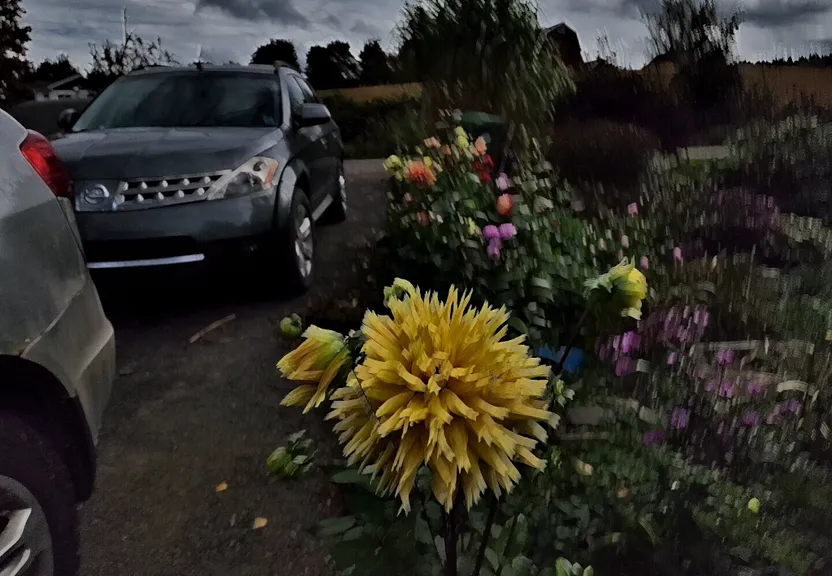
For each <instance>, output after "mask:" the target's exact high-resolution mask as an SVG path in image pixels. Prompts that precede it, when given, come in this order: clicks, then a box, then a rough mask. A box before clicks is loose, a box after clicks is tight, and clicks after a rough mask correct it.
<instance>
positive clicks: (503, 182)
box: [496, 173, 508, 191]
mask: <svg viewBox="0 0 832 576" xmlns="http://www.w3.org/2000/svg"><path fill="white" fill-rule="evenodd" d="M496 184H497V188H498V189H500V190H503V191H505V190H508V176H506V175H505V174H502V173H501V174H500V175H499V176H498V177H497V181H496Z"/></svg>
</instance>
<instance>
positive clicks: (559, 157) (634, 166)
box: [549, 120, 660, 189]
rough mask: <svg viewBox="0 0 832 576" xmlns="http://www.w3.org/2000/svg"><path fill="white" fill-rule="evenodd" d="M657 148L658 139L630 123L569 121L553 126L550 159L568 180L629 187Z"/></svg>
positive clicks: (634, 183) (637, 180) (622, 187)
mask: <svg viewBox="0 0 832 576" xmlns="http://www.w3.org/2000/svg"><path fill="white" fill-rule="evenodd" d="M659 149H660V142H659V140H658V138H656V137H655V136H654V135H653V134H650V133H649V132H648V131H646V130H644V129H642V128H639V127H638V126H635V125H633V124H624V123H620V122H614V121H609V120H589V121H571V122H568V123H565V124H560V125H557V126H555V128H554V131H553V135H552V146H551V148H550V151H549V160H550V161H551V162H552V165H553V166H554V167H555V168H556V169H557V170H558V172H559V173H560V174H561V175H562V176H563V177H564V178H566V179H567V180H568V181H570V182H575V183H590V184H595V183H599V184H605V185H610V186H612V187H616V188H620V189H628V188H633V187H635V186H637V185H638V183H639V181H640V178H641V176H642V173H643V172H644V170H645V168H646V167H647V165H648V163H649V161H650V159H651V158H652V157H653V155H654V154H655V153H656V152H657V151H658V150H659Z"/></svg>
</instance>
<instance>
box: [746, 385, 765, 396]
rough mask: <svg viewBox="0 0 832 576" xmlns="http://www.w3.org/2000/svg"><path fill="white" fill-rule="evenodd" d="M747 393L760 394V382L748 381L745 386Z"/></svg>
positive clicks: (761, 388) (761, 386)
mask: <svg viewBox="0 0 832 576" xmlns="http://www.w3.org/2000/svg"><path fill="white" fill-rule="evenodd" d="M747 390H748V393H749V394H751V395H752V396H753V395H755V394H760V393H761V392H762V391H763V385H762V383H760V382H749V383H748V386H747Z"/></svg>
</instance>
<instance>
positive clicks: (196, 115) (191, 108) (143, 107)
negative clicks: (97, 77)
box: [72, 72, 282, 132]
mask: <svg viewBox="0 0 832 576" xmlns="http://www.w3.org/2000/svg"><path fill="white" fill-rule="evenodd" d="M279 103H280V85H279V84H278V82H277V80H276V78H275V77H274V76H271V75H269V76H267V75H262V74H233V73H196V72H193V73H187V72H186V73H182V74H148V75H142V76H128V77H125V78H122V79H121V80H119V81H117V82H115V83H114V84H112V85H110V87H109V88H107V89H106V90H105V91H104V92H103V93H102V94H101V96H100V97H98V98H97V99H96V100H95V101H94V102H93V103H92V104H90V106H89V107H88V108H87V109H86V110H85V111H84V113H83V114H81V116H80V117H79V118H78V121H77V122H76V123H75V126H73V129H72V130H73V132H81V131H84V130H104V129H108V128H153V127H191V126H193V127H222V126H227V127H232V126H233V127H245V128H272V127H277V126H280V123H281V121H282V118H281V113H280V106H279Z"/></svg>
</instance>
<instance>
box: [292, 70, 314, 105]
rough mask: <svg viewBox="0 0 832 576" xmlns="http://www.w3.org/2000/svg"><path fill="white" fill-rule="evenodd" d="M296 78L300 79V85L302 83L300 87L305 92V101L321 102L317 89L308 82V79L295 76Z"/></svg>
mask: <svg viewBox="0 0 832 576" xmlns="http://www.w3.org/2000/svg"><path fill="white" fill-rule="evenodd" d="M295 80H297V81H298V85H300V89H301V91H302V92H303V101H304V102H319V100H318V96H317V95H316V94H315V91H314V90H312V88H311V87H310V86H309V84H307V83H306V80H304V79H303V78H299V77H297V76H295Z"/></svg>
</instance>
